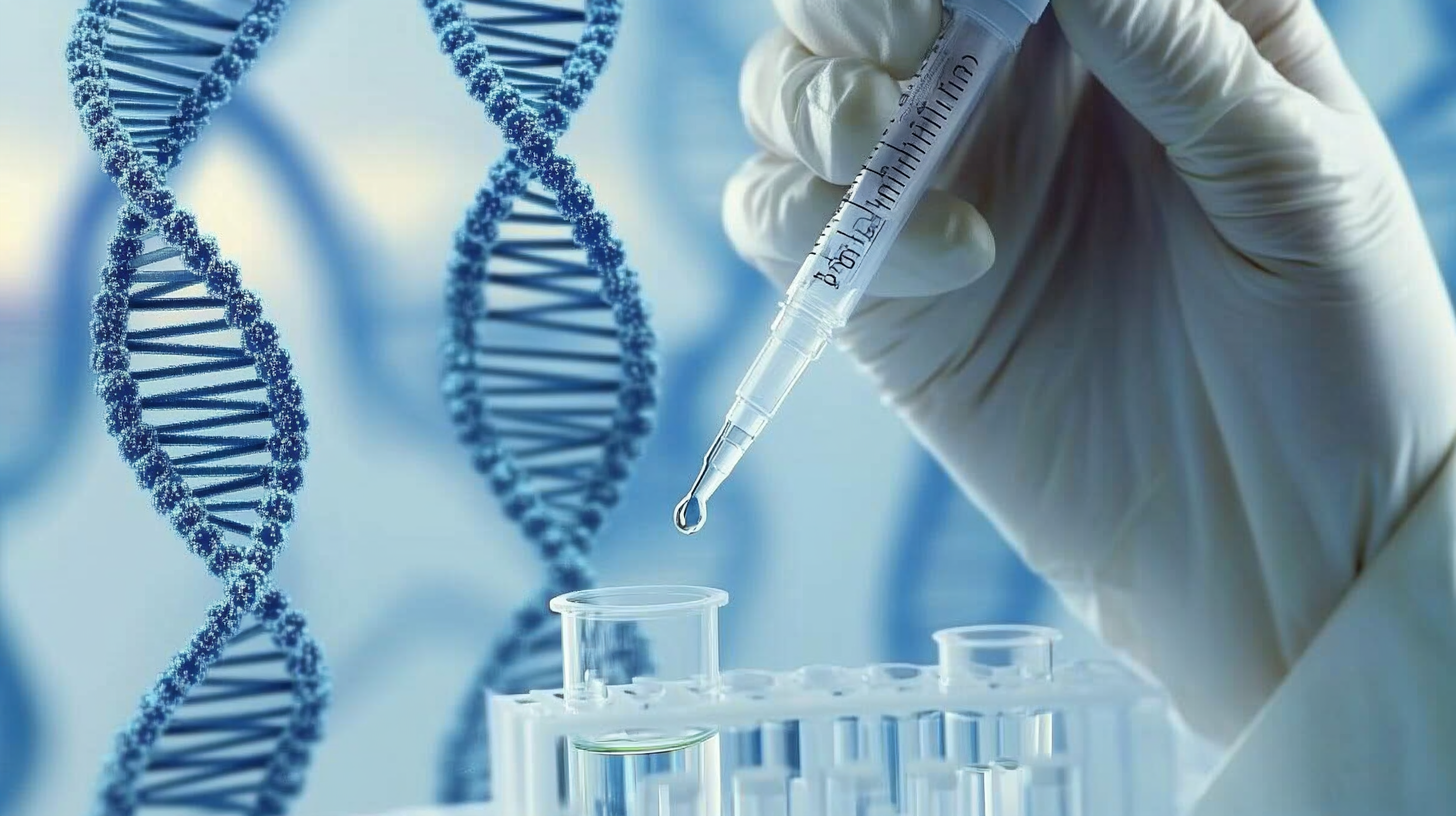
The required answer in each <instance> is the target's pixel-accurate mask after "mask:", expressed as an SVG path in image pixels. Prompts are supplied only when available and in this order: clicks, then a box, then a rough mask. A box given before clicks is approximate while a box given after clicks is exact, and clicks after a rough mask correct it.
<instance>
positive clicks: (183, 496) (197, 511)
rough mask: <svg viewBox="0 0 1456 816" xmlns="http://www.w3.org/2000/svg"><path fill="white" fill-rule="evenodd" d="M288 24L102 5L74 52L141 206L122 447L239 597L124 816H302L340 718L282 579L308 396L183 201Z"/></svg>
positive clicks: (121, 408)
mask: <svg viewBox="0 0 1456 816" xmlns="http://www.w3.org/2000/svg"><path fill="white" fill-rule="evenodd" d="M285 6H286V0H256V1H255V2H243V0H209V2H206V3H203V2H194V1H193V0H91V2H89V3H88V5H87V6H86V7H85V8H84V9H83V10H82V12H81V14H80V16H79V19H78V20H77V23H76V25H75V27H74V28H73V32H72V39H71V41H70V44H69V45H68V47H67V60H68V63H69V65H70V70H69V72H68V75H69V78H70V80H71V84H72V89H73V101H74V102H75V104H76V106H77V108H78V110H79V112H80V115H81V121H82V124H83V127H84V128H85V129H86V132H87V134H88V136H89V137H90V140H91V145H92V147H93V148H94V149H95V150H96V152H97V153H99V154H100V155H101V158H102V165H103V167H104V169H105V170H106V172H107V174H108V175H109V176H110V177H111V178H112V180H113V181H114V182H115V183H116V184H117V186H118V188H119V189H120V191H121V193H122V198H123V200H124V202H125V203H124V206H123V208H122V210H121V213H120V216H119V227H118V230H117V234H116V236H115V237H114V238H113V239H112V241H111V243H110V246H109V248H108V260H107V263H106V265H105V267H104V268H103V270H102V275H101V278H102V287H101V292H100V294H98V295H97V296H96V299H95V301H94V303H93V309H92V324H91V334H92V341H93V353H92V368H93V370H94V371H95V372H96V374H97V392H98V394H99V395H100V396H101V397H102V399H103V402H104V403H105V406H106V426H107V430H108V432H109V433H110V434H111V435H112V436H113V437H114V438H115V439H116V440H117V442H118V445H119V447H120V450H121V453H122V456H123V457H124V458H125V459H126V461H127V462H128V463H129V464H130V465H131V466H132V468H133V470H134V471H135V473H136V476H137V481H138V483H139V484H140V485H141V486H142V488H143V489H145V490H147V491H148V492H149V493H150V494H151V499H152V504H153V507H154V508H155V509H156V510H157V512H158V513H160V514H161V515H163V516H165V517H166V518H167V519H168V520H169V521H170V522H171V524H172V526H173V528H174V529H175V530H176V531H177V533H178V534H179V535H181V536H182V537H183V538H184V539H185V540H186V542H187V546H188V548H189V549H190V550H191V551H192V552H193V553H195V554H196V555H198V556H199V557H200V558H202V559H203V561H204V563H205V565H206V567H207V569H208V571H209V572H210V573H211V574H212V575H214V576H215V577H217V578H219V579H221V580H222V581H223V582H224V584H225V586H226V593H225V595H224V596H223V598H222V599H220V600H219V601H217V602H216V603H214V604H213V605H212V606H211V607H210V608H209V609H208V611H207V619H206V622H205V623H204V625H203V626H202V627H201V628H200V629H199V630H198V631H197V632H196V633H195V634H194V635H193V637H192V639H191V640H190V642H189V643H188V644H187V646H186V647H184V648H183V649H182V650H181V651H180V652H178V653H177V654H176V656H174V657H173V659H172V662H171V664H170V666H169V667H168V668H167V670H166V671H165V672H164V673H163V674H162V675H161V677H160V678H159V679H158V680H157V681H156V683H155V684H154V685H153V687H152V688H151V689H150V690H149V691H148V692H147V694H146V695H145V696H144V697H143V699H142V703H141V707H140V710H139V711H138V713H137V715H136V716H135V717H134V718H133V719H132V720H131V722H130V723H128V725H127V726H126V727H125V728H123V729H122V731H121V733H120V734H119V735H118V736H117V738H116V743H115V746H114V750H113V753H112V755H111V757H110V758H109V759H108V761H107V764H106V768H105V771H104V775H103V779H102V784H101V791H100V798H99V803H98V808H97V810H98V812H99V813H102V814H106V816H123V815H124V814H132V813H135V812H136V811H138V810H140V809H148V810H163V809H166V810H169V811H175V810H176V809H177V808H188V809H191V810H195V811H222V812H235V813H247V814H279V813H283V812H284V811H285V810H286V808H287V805H288V803H289V802H290V801H291V799H292V798H294V797H295V796H296V795H297V794H298V792H299V791H300V790H301V788H302V782H303V770H304V768H305V766H306V764H307V761H308V756H309V747H310V745H311V744H312V743H313V742H315V741H317V739H318V738H319V735H320V721H321V716H322V712H323V709H324V707H325V705H326V702H327V699H328V678H327V674H326V671H325V669H324V666H323V662H322V657H321V654H320V650H319V647H318V644H317V643H316V642H315V641H314V640H313V638H312V637H311V636H310V635H309V633H308V629H307V623H306V621H305V619H304V617H303V615H302V614H301V613H299V612H298V611H296V610H294V609H292V608H291V606H290V603H289V600H288V598H287V596H285V595H284V594H283V593H282V592H281V591H280V590H279V589H278V588H277V587H276V586H274V585H273V583H272V581H271V578H270V577H269V576H270V573H271V572H272V569H273V566H274V563H275V561H276V559H277V557H278V555H279V553H280V552H281V550H282V548H283V546H284V544H285V540H286V531H287V528H288V526H289V524H290V523H291V522H292V521H293V518H294V514H295V501H294V496H295V494H296V493H297V491H298V489H299V487H300V485H301V483H302V476H303V472H302V461H303V459H304V458H305V457H306V455H307V443H306V439H305V432H306V430H307V427H308V422H307V418H306V417H305V415H304V411H303V394H302V389H301V388H300V387H299V385H298V382H297V380H296V379H295V378H294V376H293V369H292V363H291V360H290V357H289V355H288V353H287V351H286V350H284V348H283V347H282V345H281V344H280V342H279V334H278V330H277V327H276V326H274V324H273V323H271V322H270V321H268V320H267V319H266V318H265V317H264V314H263V307H262V302H261V301H260V300H259V298H258V297H257V296H256V295H255V294H254V293H252V292H251V291H249V290H247V289H246V288H244V287H243V286H242V282H241V276H240V270H239V268H238V266H237V264H236V263H234V262H232V261H229V260H226V259H224V258H223V257H222V255H221V251H220V248H219V247H218V244H217V242H216V240H215V239H213V238H212V237H211V236H208V235H206V234H204V233H202V232H201V231H200V230H199V228H198V224H197V219H196V218H195V217H194V216H193V215H192V214H191V213H189V212H188V211H186V210H185V209H182V208H181V207H180V206H179V205H178V203H177V200H176V196H175V194H174V193H173V192H172V191H171V190H170V189H169V188H168V187H167V185H166V174H167V171H168V170H170V169H172V168H173V167H175V166H176V164H177V163H178V161H179V159H180V157H181V154H182V151H183V150H184V149H185V148H186V147H187V146H188V145H189V144H191V143H192V142H193V141H195V140H196V138H197V137H198V135H199V134H200V133H201V131H202V129H203V127H205V125H206V123H207V120H208V117H209V114H210V113H211V112H212V111H213V110H215V109H216V108H218V107H219V106H221V105H222V104H224V103H225V102H226V101H227V99H228V96H229V94H230V92H231V88H232V85H233V83H234V82H236V81H237V80H238V79H239V78H240V77H241V76H242V75H243V74H244V73H245V72H246V71H247V69H248V68H249V67H251V65H252V63H253V61H254V60H255V59H256V57H257V56H258V52H259V50H260V49H261V47H262V46H263V45H264V44H265V43H266V42H267V41H268V40H269V39H270V38H271V37H272V36H273V34H274V32H275V31H276V29H277V25H278V22H279V19H280V17H281V15H282V12H283V10H284V8H285ZM265 636H266V637H265Z"/></svg>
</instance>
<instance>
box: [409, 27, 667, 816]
mask: <svg viewBox="0 0 1456 816" xmlns="http://www.w3.org/2000/svg"><path fill="white" fill-rule="evenodd" d="M423 5H424V7H425V9H426V11H427V12H428V13H429V17H430V23H431V26H432V28H433V29H434V32H435V34H436V36H437V37H438V38H439V42H440V46H441V49H442V50H443V51H444V52H445V54H447V55H448V56H449V57H450V59H451V61H452V63H453V66H454V69H455V73H456V74H457V75H459V76H460V77H461V78H462V79H464V80H465V82H466V84H467V86H468V87H469V90H470V94H471V96H472V97H474V98H475V99H476V100H477V101H478V102H480V103H481V104H482V105H484V107H485V110H486V114H487V116H488V118H489V119H490V121H491V122H492V123H493V124H495V125H496V126H497V127H499V128H500V130H501V133H502V135H503V136H504V137H505V140H506V142H507V144H508V145H509V148H508V150H507V152H506V153H505V155H504V156H502V157H501V158H500V159H499V160H497V161H496V163H495V164H494V165H493V166H492V167H491V169H490V173H489V183H488V184H487V185H486V186H485V187H484V188H483V189H482V190H481V191H480V193H479V194H478V195H477V196H476V199H475V202H474V203H473V205H472V206H471V207H470V209H469V211H468V212H467V214H466V217H465V222H464V224H463V225H462V226H461V228H460V229H459V231H458V232H457V233H456V237H455V245H454V253H453V257H452V259H451V261H450V263H449V265H448V280H447V283H446V292H445V303H446V336H445V338H444V341H443V349H442V352H443V360H444V365H443V369H444V372H443V377H442V390H443V392H444V395H445V398H446V401H447V404H448V406H449V409H450V415H451V418H452V420H453V421H454V423H455V425H456V428H457V430H458V433H459V437H460V440H461V441H462V442H463V443H464V444H466V445H467V446H469V448H470V449H471V452H472V457H473V463H474V465H475V467H476V469H477V470H478V471H480V472H481V473H482V474H483V475H484V476H485V477H486V479H487V481H488V482H489V483H490V486H491V489H492V490H493V491H494V492H495V494H496V496H497V497H498V498H499V499H500V501H501V503H502V505H503V507H504V509H505V512H506V514H507V516H508V517H510V518H511V519H512V520H513V521H515V522H516V523H517V524H518V525H519V527H520V529H521V531H522V532H523V533H524V534H525V536H526V538H527V539H528V540H529V541H530V542H531V543H532V544H534V545H535V546H536V548H537V549H538V550H539V552H540V553H541V555H542V557H543V558H544V559H545V560H546V564H547V578H546V586H545V588H544V589H543V591H541V592H540V593H539V594H538V595H537V596H536V597H533V598H532V599H531V600H530V601H529V602H528V603H527V604H526V605H525V606H524V607H522V608H521V609H520V611H519V612H518V613H517V614H516V616H515V618H514V620H513V628H512V630H511V631H510V632H509V633H508V634H507V635H506V636H505V637H504V638H502V639H501V640H500V641H498V642H497V643H496V645H495V647H494V648H493V650H492V653H491V655H490V657H489V659H488V660H487V662H486V664H485V666H484V668H483V669H482V670H481V671H480V672H479V674H478V675H477V677H476V678H475V679H474V681H473V682H472V684H471V686H470V688H469V689H468V691H467V693H466V698H465V703H464V705H463V706H462V707H461V712H460V715H459V721H458V722H459V725H458V727H457V728H456V730H455V731H454V732H453V733H452V734H451V735H450V736H449V738H448V739H447V742H446V747H445V751H444V763H443V765H444V768H443V772H442V779H441V786H440V791H439V794H440V798H441V799H442V800H443V801H446V802H462V801H475V800H480V799H484V798H487V797H488V796H489V792H490V776H489V764H488V757H487V755H486V750H487V749H486V739H485V728H486V722H485V708H484V703H485V695H484V691H485V690H486V689H493V690H496V691H503V692H520V691H526V690H529V689H531V688H542V687H554V686H556V685H558V684H559V682H560V678H561V655H560V651H559V645H560V633H559V623H558V621H557V619H556V618H555V616H553V615H549V614H547V610H546V602H547V601H548V600H549V599H550V598H551V597H552V596H554V595H557V594H560V593H563V592H568V591H571V590H575V589H581V588H585V587H587V586H590V584H591V583H592V574H591V571H590V568H589V567H588V566H587V563H586V560H585V553H586V551H587V549H588V547H589V546H590V544H591V542H592V539H593V537H594V536H595V535H596V533H597V532H598V531H599V530H600V529H601V527H602V524H603V522H604V521H605V518H606V513H607V511H609V510H610V509H611V508H612V507H613V506H614V505H615V504H616V503H617V501H618V497H619V486H620V485H621V483H622V482H623V481H624V480H625V479H626V477H627V473H628V469H629V465H630V464H631V462H632V461H633V460H634V459H636V458H637V457H638V456H639V454H640V452H641V442H642V439H643V437H645V436H646V435H647V433H648V432H649V431H650V429H651V410H652V408H653V407H654V405H655V403H656V395H655V391H654V387H653V379H654V377H655V375H656V371H657V363H656V359H655V357H654V345H655V339H654V336H653V334H652V331H651V329H650V328H649V326H648V324H647V313H646V308H645V306H644V305H643V302H642V295H641V289H640V287H639V285H638V282H637V279H636V275H635V274H634V273H633V272H632V271H631V270H630V269H628V268H627V267H626V266H624V261H625V255H624V253H623V250H622V243H621V241H620V240H619V239H618V238H617V237H616V236H615V235H614V234H613V230H612V225H611V222H610V221H609V220H608V218H607V216H606V215H605V214H604V213H602V212H600V211H599V210H598V209H597V207H596V204H595V201H594V199H593V196H592V192H591V189H590V188H589V187H588V186H587V184H586V183H585V182H584V181H582V180H581V178H580V177H579V176H578V174H577V170H576V166H575V164H574V163H573V162H572V161H571V160H570V159H569V158H567V157H565V156H563V155H561V154H559V153H558V152H557V150H556V141H557V138H558V137H559V136H560V135H561V134H562V133H564V132H565V130H566V128H567V125H568V123H569V121H570V118H571V116H572V114H573V113H575V112H576V110H577V109H578V108H580V107H581V104H582V103H583V101H585V98H586V96H587V94H588V93H589V92H590V91H591V89H592V87H593V86H594V85H595V84H596V79H597V76H598V75H599V73H600V72H601V69H602V67H603V66H604V65H605V63H606V59H607V53H608V49H610V47H611V46H612V44H613V42H614V41H615V39H616V33H617V24H618V21H619V20H620V16H621V10H620V6H619V3H618V2H617V0H586V2H585V3H584V4H582V3H581V2H576V3H573V2H570V0H470V1H469V2H465V3H462V2H459V0H424V2H423ZM573 34H575V36H572V35H573ZM609 648H611V649H612V651H613V652H614V653H615V654H614V659H613V664H614V665H616V666H617V667H619V669H620V678H619V679H626V678H630V677H632V676H637V675H642V674H645V673H646V672H647V666H648V663H647V658H646V650H645V648H644V645H643V644H642V643H641V642H640V640H638V639H635V638H631V639H629V642H623V643H619V644H613V645H611V646H610V647H609Z"/></svg>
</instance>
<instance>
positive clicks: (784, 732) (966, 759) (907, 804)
mask: <svg viewBox="0 0 1456 816" xmlns="http://www.w3.org/2000/svg"><path fill="white" fill-rule="evenodd" d="M972 630H977V632H973V631H972ZM1008 630H1009V631H1013V632H1024V631H1028V630H1036V631H1039V632H1042V633H1045V635H1046V637H1047V645H1046V651H1045V656H1044V657H1045V661H1046V662H1045V664H1044V666H1043V667H1042V668H1036V667H1035V666H1033V667H1032V668H1031V669H1030V670H1028V667H1027V665H1025V664H1024V663H1023V664H1020V665H1018V663H1017V660H1018V658H1016V657H1014V656H1013V657H1012V659H1011V660H1010V661H1009V662H1005V663H1003V664H1002V665H960V666H946V665H944V664H945V662H946V660H947V655H946V649H945V644H942V658H941V660H942V665H940V666H917V665H911V664H877V665H871V666H868V667H864V668H861V669H850V668H844V667H836V666H807V667H804V668H801V669H798V670H795V671H787V672H766V671H754V670H735V671H727V672H724V673H722V675H721V677H720V679H719V681H718V682H717V683H710V684H704V683H703V682H701V681H692V680H680V681H675V682H660V681H656V680H650V679H640V680H638V681H636V682H634V683H630V684H626V685H619V686H611V687H608V688H606V689H605V693H603V694H600V696H599V697H596V698H594V699H593V700H592V701H591V702H590V703H589V704H585V705H583V704H581V703H580V702H576V703H574V702H573V698H572V695H571V694H570V693H565V692H563V691H559V690H542V691H534V692H530V693H527V694H517V695H503V696H496V697H494V698H492V700H491V702H490V706H491V716H492V720H491V723H492V732H491V739H492V746H491V753H492V755H493V756H495V757H498V758H499V759H500V762H501V765H500V767H499V771H500V773H499V776H498V780H499V787H498V788H497V802H498V804H500V805H501V806H502V807H501V810H500V812H502V813H509V814H513V816H719V815H720V814H721V815H722V816H770V815H771V816H1167V814H1171V813H1172V812H1173V810H1174V783H1173V780H1174V761H1173V755H1174V752H1173V745H1172V737H1171V730H1170V727H1169V724H1168V723H1169V720H1168V711H1167V705H1166V702H1165V700H1164V698H1163V697H1162V696H1161V694H1160V693H1159V692H1158V691H1157V690H1156V689H1154V688H1153V687H1151V686H1149V685H1147V684H1146V683H1144V682H1142V681H1141V680H1140V679H1139V678H1138V677H1137V676H1136V675H1135V674H1133V673H1132V672H1131V671H1129V670H1128V669H1126V668H1125V667H1123V666H1121V665H1120V664H1117V663H1111V662H1104V661H1095V662H1092V661H1087V662H1074V663H1069V664H1066V665H1063V666H1056V667H1053V666H1052V664H1051V662H1050V657H1051V655H1050V642H1051V641H1052V640H1055V638H1056V633H1055V632H1054V631H1053V630H1049V629H1041V628H1040V627H967V628H965V629H962V630H947V632H961V633H971V634H977V633H980V634H985V635H988V636H990V637H992V638H995V637H996V636H997V633H998V632H1004V631H1008ZM942 634H944V633H942ZM938 639H939V638H938ZM634 732H636V733H657V734H662V733H694V732H697V733H709V734H712V735H713V736H711V737H709V738H708V739H709V740H710V741H712V742H714V743H715V744H712V745H711V750H707V751H699V752H698V754H697V755H696V758H688V759H687V760H686V761H671V760H669V761H656V762H652V761H644V759H646V760H650V759H651V754H647V753H645V752H644V753H639V754H638V755H637V756H636V758H635V759H633V758H631V757H618V758H617V760H616V762H617V767H616V768H615V769H614V770H613V771H612V772H611V773H612V774H614V778H612V779H607V780H604V779H603V778H602V771H601V769H600V768H592V767H588V763H590V762H592V761H593V759H592V757H590V756H588V755H587V754H584V753H583V751H582V750H581V749H580V748H577V747H575V745H574V743H573V737H574V735H582V734H611V733H616V734H631V733H634ZM588 776H591V778H588ZM607 788H614V789H615V791H609V790H606V789H607Z"/></svg>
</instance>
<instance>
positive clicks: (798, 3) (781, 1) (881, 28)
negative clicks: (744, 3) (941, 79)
mask: <svg viewBox="0 0 1456 816" xmlns="http://www.w3.org/2000/svg"><path fill="white" fill-rule="evenodd" d="M774 8H775V9H776V10H777V11H778V13H779V19H781V20H783V21H784V27H785V28H787V29H788V30H789V31H790V32H792V33H793V35H794V37H795V38H796V39H797V40H798V41H799V42H801V43H803V44H804V47H805V48H807V49H808V50H809V51H810V52H812V53H813V54H814V55H816V56H820V57H848V58H851V59H857V60H863V61H865V62H869V63H872V64H874V65H876V66H878V67H879V68H880V69H881V70H883V71H884V72H886V73H888V74H889V75H890V76H892V77H894V78H896V79H909V78H910V77H911V76H913V75H914V73H915V70H916V69H917V68H919V67H920V61H921V60H923V59H924V58H925V52H926V51H928V50H930V46H931V44H932V43H934V42H935V38H936V35H938V34H939V33H940V25H941V15H942V2H941V0H774Z"/></svg>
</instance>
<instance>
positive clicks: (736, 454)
mask: <svg viewBox="0 0 1456 816" xmlns="http://www.w3.org/2000/svg"><path fill="white" fill-rule="evenodd" d="M735 407H736V406H735ZM753 438H754V437H753V435H752V434H750V433H749V432H748V431H747V430H745V429H744V428H743V427H741V426H739V425H737V424H735V423H734V422H733V421H732V420H729V421H727V422H724V423H723V430H721V431H719V432H718V438H717V439H714V440H713V446H712V447H711V448H708V453H707V455H705V456H704V457H703V469H702V470H700V471H698V478H697V479H694V480H693V486H692V489H690V490H688V494H687V495H686V496H684V497H683V500H682V501H680V502H678V503H677V508H676V509H674V510H673V513H672V521H673V524H675V525H677V529H678V531H679V532H682V533H686V534H687V535H692V534H693V533H696V532H697V531H699V530H701V529H703V525H704V524H705V523H707V521H708V499H710V498H712V496H713V494H714V493H715V492H717V490H718V488H719V487H721V486H722V484H723V482H724V481H726V480H727V479H728V474H730V473H732V472H733V468H734V466H735V465H737V464H738V460H739V459H742V458H743V452H744V451H745V450H747V449H748V446H749V445H750V444H752V443H753Z"/></svg>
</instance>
